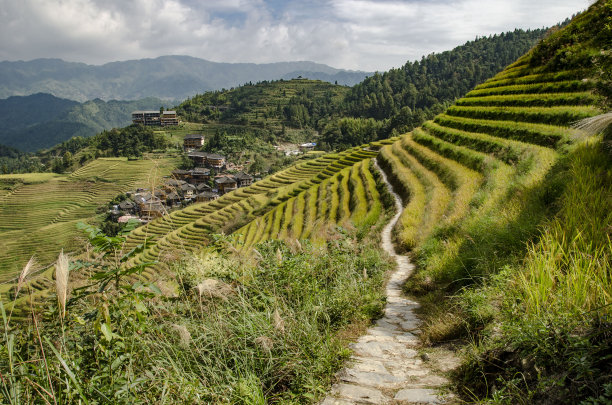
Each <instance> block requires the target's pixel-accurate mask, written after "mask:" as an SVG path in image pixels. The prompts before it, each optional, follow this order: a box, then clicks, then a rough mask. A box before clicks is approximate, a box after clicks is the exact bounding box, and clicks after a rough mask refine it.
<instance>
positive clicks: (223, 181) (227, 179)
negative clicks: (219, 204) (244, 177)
mask: <svg viewBox="0 0 612 405" xmlns="http://www.w3.org/2000/svg"><path fill="white" fill-rule="evenodd" d="M215 182H216V183H217V184H231V183H235V182H236V179H232V178H231V177H219V178H218V179H215Z"/></svg>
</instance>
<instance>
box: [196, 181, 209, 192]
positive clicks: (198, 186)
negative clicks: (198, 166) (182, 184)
mask: <svg viewBox="0 0 612 405" xmlns="http://www.w3.org/2000/svg"><path fill="white" fill-rule="evenodd" d="M196 188H197V189H198V191H202V190H210V189H211V187H210V186H209V185H208V184H206V183H200V184H198V185H197V186H196Z"/></svg>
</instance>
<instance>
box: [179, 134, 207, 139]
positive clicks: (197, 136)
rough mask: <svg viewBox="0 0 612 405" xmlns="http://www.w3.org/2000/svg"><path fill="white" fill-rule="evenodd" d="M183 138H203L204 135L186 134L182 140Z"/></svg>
mask: <svg viewBox="0 0 612 405" xmlns="http://www.w3.org/2000/svg"><path fill="white" fill-rule="evenodd" d="M185 139H204V136H203V135H199V134H187V135H185V138H183V140H185Z"/></svg>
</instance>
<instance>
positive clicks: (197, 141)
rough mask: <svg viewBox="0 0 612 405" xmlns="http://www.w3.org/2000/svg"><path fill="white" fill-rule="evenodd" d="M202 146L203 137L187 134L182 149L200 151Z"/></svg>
mask: <svg viewBox="0 0 612 405" xmlns="http://www.w3.org/2000/svg"><path fill="white" fill-rule="evenodd" d="M202 146H204V136H203V135H198V134H188V135H185V138H183V148H184V149H185V150H187V149H200V148H201V147H202Z"/></svg>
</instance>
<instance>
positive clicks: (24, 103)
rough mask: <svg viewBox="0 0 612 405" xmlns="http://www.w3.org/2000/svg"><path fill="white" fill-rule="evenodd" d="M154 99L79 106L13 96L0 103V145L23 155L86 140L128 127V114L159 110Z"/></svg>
mask: <svg viewBox="0 0 612 405" xmlns="http://www.w3.org/2000/svg"><path fill="white" fill-rule="evenodd" d="M163 104H164V103H163V101H161V100H159V99H156V98H146V99H142V100H136V101H117V100H111V101H103V100H100V99H95V100H90V101H87V102H85V103H79V102H76V101H72V100H67V99H63V98H58V97H55V96H52V95H50V94H44V93H37V94H32V95H29V96H13V97H9V98H7V99H4V100H0V120H2V123H3V127H2V129H0V143H1V144H4V145H6V146H10V147H12V148H16V149H19V150H21V151H24V152H34V151H37V150H39V149H43V148H48V147H51V146H53V145H56V144H58V143H60V142H63V141H65V140H68V139H70V138H72V137H74V136H83V137H89V136H92V135H95V134H97V133H98V132H101V131H103V130H105V129H110V128H116V127H124V126H126V125H129V124H130V123H131V112H132V111H133V110H140V109H159V107H160V106H162V105H163Z"/></svg>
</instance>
